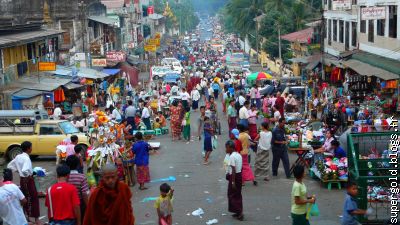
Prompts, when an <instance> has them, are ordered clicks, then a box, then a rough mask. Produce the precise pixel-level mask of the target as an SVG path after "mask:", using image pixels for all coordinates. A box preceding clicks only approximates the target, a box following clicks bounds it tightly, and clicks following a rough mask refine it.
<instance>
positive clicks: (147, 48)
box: [144, 45, 157, 52]
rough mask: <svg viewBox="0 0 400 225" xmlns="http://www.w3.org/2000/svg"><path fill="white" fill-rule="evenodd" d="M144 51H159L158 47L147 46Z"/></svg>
mask: <svg viewBox="0 0 400 225" xmlns="http://www.w3.org/2000/svg"><path fill="white" fill-rule="evenodd" d="M144 50H145V51H146V52H155V51H156V50H157V46H156V45H145V46H144Z"/></svg>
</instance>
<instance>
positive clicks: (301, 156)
mask: <svg viewBox="0 0 400 225" xmlns="http://www.w3.org/2000/svg"><path fill="white" fill-rule="evenodd" d="M288 151H289V152H295V153H296V155H297V159H296V161H295V162H294V163H293V164H292V167H290V174H292V173H293V169H294V167H295V166H297V165H302V166H304V167H306V168H307V169H308V168H310V164H309V163H308V162H307V160H306V159H305V156H306V154H307V153H308V152H309V151H310V150H309V149H307V148H288Z"/></svg>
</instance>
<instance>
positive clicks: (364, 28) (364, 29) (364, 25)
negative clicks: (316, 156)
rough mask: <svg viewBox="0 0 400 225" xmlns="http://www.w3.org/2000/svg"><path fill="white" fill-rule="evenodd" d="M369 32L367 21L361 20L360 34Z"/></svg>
mask: <svg viewBox="0 0 400 225" xmlns="http://www.w3.org/2000/svg"><path fill="white" fill-rule="evenodd" d="M366 32H367V21H366V20H361V23H360V33H364V34H365V33H366Z"/></svg>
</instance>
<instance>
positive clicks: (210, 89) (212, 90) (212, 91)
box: [208, 86, 214, 95]
mask: <svg viewBox="0 0 400 225" xmlns="http://www.w3.org/2000/svg"><path fill="white" fill-rule="evenodd" d="M208 94H209V95H213V94H214V89H213V88H212V87H211V86H210V88H209V89H208Z"/></svg>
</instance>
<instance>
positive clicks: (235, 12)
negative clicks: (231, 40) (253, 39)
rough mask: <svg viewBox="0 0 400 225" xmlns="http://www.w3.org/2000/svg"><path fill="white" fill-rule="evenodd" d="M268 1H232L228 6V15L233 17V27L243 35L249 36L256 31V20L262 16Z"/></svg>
mask: <svg viewBox="0 0 400 225" xmlns="http://www.w3.org/2000/svg"><path fill="white" fill-rule="evenodd" d="M265 1H266V0H250V2H249V0H231V1H230V2H229V3H228V4H227V6H226V10H227V13H228V14H230V15H232V16H233V25H234V26H235V28H236V29H237V30H238V31H239V32H240V33H241V34H248V33H249V32H250V31H253V30H255V28H256V23H255V21H254V18H255V17H257V16H259V15H261V14H262V12H263V11H264V8H265Z"/></svg>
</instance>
